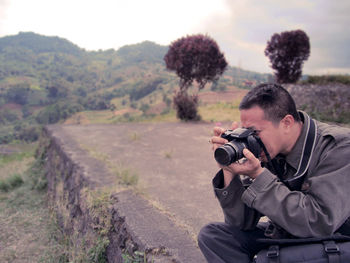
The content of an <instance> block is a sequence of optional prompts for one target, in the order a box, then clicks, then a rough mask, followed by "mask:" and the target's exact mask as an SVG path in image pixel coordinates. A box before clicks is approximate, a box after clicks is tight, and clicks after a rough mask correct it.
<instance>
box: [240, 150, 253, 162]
mask: <svg viewBox="0 0 350 263" xmlns="http://www.w3.org/2000/svg"><path fill="white" fill-rule="evenodd" d="M243 154H244V156H245V157H246V158H247V159H249V160H251V159H255V156H254V154H253V153H252V152H251V151H249V150H248V149H247V148H244V149H243Z"/></svg>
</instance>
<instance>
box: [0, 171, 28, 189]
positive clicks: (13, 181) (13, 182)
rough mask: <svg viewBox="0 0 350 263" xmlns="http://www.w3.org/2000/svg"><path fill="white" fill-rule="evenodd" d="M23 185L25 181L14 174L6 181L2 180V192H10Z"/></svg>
mask: <svg viewBox="0 0 350 263" xmlns="http://www.w3.org/2000/svg"><path fill="white" fill-rule="evenodd" d="M22 184H23V179H22V177H21V176H20V175H19V174H14V175H12V176H10V177H8V178H6V179H2V180H0V190H1V191H3V192H8V191H10V190H12V189H14V188H17V187H19V186H21V185H22Z"/></svg>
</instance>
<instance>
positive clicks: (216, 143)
mask: <svg viewBox="0 0 350 263" xmlns="http://www.w3.org/2000/svg"><path fill="white" fill-rule="evenodd" d="M238 127H239V124H238V123H237V122H233V123H232V125H231V128H230V129H231V130H235V129H237V128H238ZM225 131H226V129H223V128H222V127H218V126H217V127H214V129H213V134H214V136H213V137H212V138H211V139H210V141H211V143H212V150H213V151H215V150H216V148H218V147H220V146H222V145H224V144H225V143H227V142H228V141H227V140H226V139H224V138H222V137H221V134H223V133H224V132H225ZM218 166H219V167H220V168H221V169H223V172H224V187H226V186H228V185H229V184H230V182H231V181H232V179H233V177H234V174H233V173H232V170H231V169H230V168H229V167H228V166H222V165H220V164H219V163H218Z"/></svg>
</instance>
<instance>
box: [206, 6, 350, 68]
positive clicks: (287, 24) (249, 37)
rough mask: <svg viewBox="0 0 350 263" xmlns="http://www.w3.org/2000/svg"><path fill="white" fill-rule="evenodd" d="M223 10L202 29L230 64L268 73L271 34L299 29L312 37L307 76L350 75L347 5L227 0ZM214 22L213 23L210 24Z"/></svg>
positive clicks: (348, 7) (306, 65) (207, 21)
mask: <svg viewBox="0 0 350 263" xmlns="http://www.w3.org/2000/svg"><path fill="white" fill-rule="evenodd" d="M225 3H226V8H227V12H226V13H225V14H224V15H220V16H217V17H211V18H209V19H207V20H206V21H204V23H202V26H201V28H200V30H202V31H204V32H207V33H208V34H209V35H211V36H212V37H213V38H214V39H216V40H217V42H218V44H219V45H220V47H221V48H222V49H223V50H224V52H225V55H226V57H227V58H228V59H229V60H230V62H231V64H233V65H237V63H240V64H242V65H243V68H248V69H251V70H255V71H259V72H272V70H271V68H270V67H269V61H268V59H267V58H266V57H265V55H264V49H265V47H266V44H267V41H268V40H269V39H270V38H271V36H272V35H273V34H274V33H280V32H283V31H290V30H296V29H302V30H304V31H305V32H306V34H307V35H308V36H309V38H310V43H311V55H310V58H309V60H308V61H306V62H305V67H304V69H305V70H304V71H305V72H306V73H311V74H312V73H318V74H320V73H321V74H322V73H328V72H330V71H334V70H339V72H342V73H344V72H350V71H349V69H350V57H349V56H350V52H349V51H350V50H349V49H350V47H349V43H350V41H349V40H350V35H349V34H347V31H348V30H347V28H348V25H349V24H350V18H349V16H348V13H349V12H350V2H349V1H347V0H341V1H327V0H315V1H305V0H296V1H277V0H265V1H260V0H246V1H239V0H227V1H226V2H225ZM213 21H215V23H213Z"/></svg>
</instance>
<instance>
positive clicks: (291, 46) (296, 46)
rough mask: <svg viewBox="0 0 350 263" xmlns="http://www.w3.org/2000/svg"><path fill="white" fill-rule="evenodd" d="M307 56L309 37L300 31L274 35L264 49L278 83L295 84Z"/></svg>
mask: <svg viewBox="0 0 350 263" xmlns="http://www.w3.org/2000/svg"><path fill="white" fill-rule="evenodd" d="M309 55H310V41H309V37H308V36H307V35H306V33H305V32H304V31H302V30H294V31H285V32H282V33H280V34H277V33H276V34H274V35H273V36H272V37H271V39H270V41H268V42H267V46H266V49H265V56H267V57H268V58H269V59H270V62H271V67H272V69H274V71H275V77H276V81H277V82H278V83H295V82H296V81H297V80H298V79H299V78H300V77H301V73H302V66H303V63H304V61H306V60H307V59H308V58H309Z"/></svg>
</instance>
